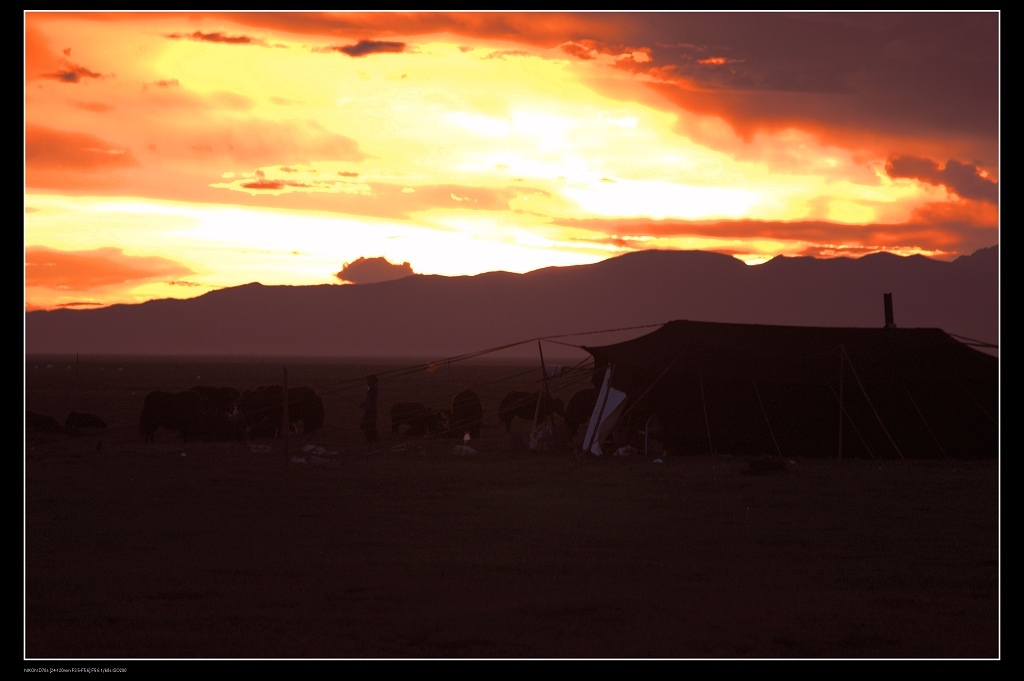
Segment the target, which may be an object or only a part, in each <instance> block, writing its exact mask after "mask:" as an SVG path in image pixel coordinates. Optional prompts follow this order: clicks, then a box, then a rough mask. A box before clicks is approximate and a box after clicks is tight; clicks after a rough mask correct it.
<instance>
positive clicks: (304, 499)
mask: <svg viewBox="0 0 1024 681" xmlns="http://www.w3.org/2000/svg"><path fill="white" fill-rule="evenodd" d="M417 364H418V363H417V362H415V361H413V360H410V362H407V363H400V362H395V363H391V364H387V363H382V362H380V361H379V360H366V361H361V360H360V361H352V360H338V361H328V360H302V359H296V360H281V359H274V360H266V361H262V360H259V359H257V360H252V361H249V360H237V359H236V360H214V359H204V358H186V359H182V358H178V359H172V358H167V359H158V358H153V359H141V358H117V357H106V358H104V357H90V358H80V359H78V360H77V361H76V358H75V357H74V356H72V357H67V356H61V357H32V356H30V357H28V358H27V359H26V363H25V408H26V409H27V410H31V411H35V412H38V413H43V414H48V415H51V416H53V417H55V418H56V419H57V420H58V421H59V422H60V423H63V421H64V418H65V417H66V416H67V414H68V412H69V411H72V410H74V411H84V412H90V413H94V414H97V415H99V416H101V417H102V418H104V419H105V420H106V421H107V424H108V427H107V428H106V429H105V430H102V431H89V432H86V431H75V432H70V431H66V432H61V433H55V434H39V433H26V436H25V450H24V463H25V480H24V487H25V490H24V491H25V500H24V502H25V517H24V527H25V538H24V539H25V543H24V568H25V582H24V585H25V588H24V597H25V598H24V614H25V618H24V655H25V659H26V660H89V659H93V660H125V661H133V660H222V659H223V660H250V659H252V660H266V659H284V660H296V659H299V660H310V659H321V660H353V659H466V658H473V659H496V658H502V659H612V658H628V659H649V658H670V659H753V658H776V659H780V658H781V659H837V658H838V659H847V658H856V659H889V658H899V659H933V658H940V659H997V658H998V657H999V656H1000V650H1001V648H1000V565H999V539H1000V495H999V462H998V461H996V460H992V461H969V460H957V459H952V460H916V461H903V460H842V461H840V460H837V459H836V458H835V456H834V455H823V456H822V457H821V458H816V459H800V460H787V462H786V466H785V470H778V471H771V472H758V471H757V470H756V468H755V467H753V466H752V465H751V464H752V462H753V460H752V459H751V458H747V457H742V456H722V455H717V456H710V455H707V454H702V455H691V456H683V455H673V454H666V455H664V456H663V460H662V461H661V462H658V463H656V462H655V461H654V459H655V457H656V456H658V454H656V453H648V454H645V453H644V452H643V451H642V448H641V451H640V453H638V454H636V455H634V456H630V457H611V456H605V457H601V458H597V457H592V456H587V457H584V456H581V455H578V454H575V453H574V451H573V448H572V446H571V444H564V445H562V446H560V447H556V448H553V449H551V450H549V451H533V450H531V449H529V448H528V447H526V446H525V444H524V443H525V442H526V441H527V440H528V435H529V428H530V424H529V423H527V422H525V421H522V420H517V421H515V422H514V426H513V433H512V434H511V435H509V434H506V433H505V432H504V427H503V426H500V425H499V422H498V420H497V413H496V411H497V405H498V403H499V401H500V399H501V396H502V395H503V394H504V393H505V392H506V391H508V390H512V389H536V386H537V385H538V383H537V382H538V379H539V378H540V371H539V369H538V368H537V366H536V365H535V364H532V365H531V364H527V363H515V364H513V363H501V364H498V363H483V362H475V363H474V362H462V363H455V364H450V365H448V366H443V367H440V368H437V369H436V370H433V371H429V372H428V371H426V370H425V368H424V367H417V366H416V365H417ZM285 367H287V381H288V383H289V385H307V386H310V387H313V388H314V389H315V390H317V392H318V393H320V394H321V396H322V397H323V398H324V402H325V407H326V412H327V416H326V422H325V424H324V426H323V428H321V429H320V430H318V431H316V432H315V433H304V434H299V435H293V436H291V437H289V438H288V439H287V441H285V440H282V439H270V438H267V439H261V440H258V441H252V442H248V443H244V442H235V443H215V442H210V443H182V442H181V441H180V440H179V439H178V438H177V437H176V436H175V434H174V433H172V432H169V431H164V430H160V431H158V432H157V438H156V442H155V443H143V442H142V441H141V439H140V437H139V434H138V416H139V413H140V411H141V407H142V400H143V398H144V397H145V395H146V394H147V393H148V392H150V391H152V390H156V389H161V390H184V389H187V388H189V387H191V386H193V385H197V384H207V385H234V386H236V387H240V388H249V387H256V386H258V385H262V384H268V383H281V382H282V380H283V378H284V368H285ZM370 372H374V373H377V374H378V375H380V376H381V399H380V405H381V410H380V411H381V414H380V419H379V425H380V430H381V435H382V442H381V443H380V444H379V446H378V449H377V451H375V452H373V453H369V452H368V448H367V446H366V444H365V442H364V441H363V439H362V435H361V434H360V433H359V430H358V420H359V410H358V409H357V407H356V406H355V403H357V402H358V401H359V400H360V399H362V395H363V391H364V389H365V383H364V382H363V376H365V374H367V373H370ZM588 380H589V375H587V372H586V371H585V367H584V370H583V371H577V372H570V374H567V377H563V378H562V379H559V380H558V381H555V382H553V385H552V389H553V390H554V391H555V392H556V394H557V395H560V396H563V397H564V398H568V396H569V395H571V394H572V392H573V391H574V390H575V389H578V388H580V387H584V385H586V383H587V382H588ZM467 386H469V387H473V388H474V389H475V390H476V391H477V392H478V393H479V394H480V396H481V398H482V401H483V403H484V407H485V428H484V430H483V432H482V435H481V437H480V438H479V439H478V440H475V441H473V442H471V443H469V444H470V446H471V447H473V449H474V450H475V452H476V453H475V454H458V453H456V446H457V445H460V444H462V442H461V440H457V439H410V438H408V437H405V436H402V435H392V434H391V432H390V426H389V421H388V417H387V406H388V405H389V404H390V403H391V402H393V401H397V400H418V401H423V402H424V403H426V404H428V406H433V407H436V408H442V407H445V406H447V404H448V402H449V401H450V398H451V395H453V394H454V393H455V392H457V391H458V390H460V389H462V388H464V387H467ZM293 457H295V458H294V459H293Z"/></svg>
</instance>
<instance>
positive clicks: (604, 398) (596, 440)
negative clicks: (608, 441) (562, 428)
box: [583, 366, 626, 456]
mask: <svg viewBox="0 0 1024 681" xmlns="http://www.w3.org/2000/svg"><path fill="white" fill-rule="evenodd" d="M611 378H612V367H611V366H609V367H608V370H607V371H606V372H605V374H604V382H603V383H602V384H601V390H600V392H598V394H597V402H595V404H594V412H593V414H591V415H590V425H588V426H587V436H586V437H585V438H584V439H583V451H586V452H591V453H592V454H595V455H597V456H601V454H602V451H601V443H602V442H604V440H605V438H606V437H608V434H609V433H610V432H611V431H612V428H614V427H615V424H616V423H617V422H618V420H619V416H620V415H621V414H622V410H623V408H624V407H625V403H626V393H624V392H622V391H621V390H616V389H615V388H613V387H611V385H609V383H610V381H611Z"/></svg>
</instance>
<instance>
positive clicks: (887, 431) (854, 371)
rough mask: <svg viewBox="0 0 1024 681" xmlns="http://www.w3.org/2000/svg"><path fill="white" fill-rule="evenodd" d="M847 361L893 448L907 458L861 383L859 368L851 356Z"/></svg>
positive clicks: (901, 456)
mask: <svg viewBox="0 0 1024 681" xmlns="http://www.w3.org/2000/svg"><path fill="white" fill-rule="evenodd" d="M844 353H845V351H844ZM846 361H847V362H848V363H849V365H850V373H851V374H853V378H854V380H856V381H857V385H859V386H860V391H861V393H863V394H864V399H865V400H867V402H868V406H869V407H871V411H873V412H874V414H875V419H876V420H877V421H878V425H880V426H881V427H882V430H883V431H884V432H885V436H886V437H887V438H889V444H891V445H892V448H893V449H895V450H896V453H897V454H899V455H900V458H901V459H904V458H906V457H904V456H903V452H901V451H900V448H899V446H897V444H896V441H895V440H893V439H892V435H891V434H890V433H889V429H888V428H886V427H885V423H884V422H883V421H882V417H881V416H879V414H878V410H877V409H875V405H874V404H873V403H872V402H871V398H870V397H868V391H867V389H866V388H865V387H864V384H863V383H861V380H860V376H858V375H857V370H856V369H854V368H853V362H850V358H849V357H847V358H846Z"/></svg>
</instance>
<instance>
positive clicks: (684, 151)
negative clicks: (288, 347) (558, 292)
mask: <svg viewBox="0 0 1024 681" xmlns="http://www.w3.org/2000/svg"><path fill="white" fill-rule="evenodd" d="M26 24H27V26H28V27H29V28H30V29H31V31H32V33H31V35H32V36H34V37H35V38H34V39H35V41H36V42H35V43H34V44H33V45H32V46H31V47H32V50H27V54H31V55H33V59H32V60H29V59H28V58H27V59H26V61H27V65H26V79H27V80H26V105H25V110H26V123H27V124H28V125H29V126H34V127H35V128H38V129H40V130H42V131H44V132H45V133H46V135H52V136H54V141H53V142H52V143H51V146H47V147H46V148H45V150H46V152H47V154H49V156H47V157H46V158H47V159H48V160H47V163H46V164H43V163H40V164H39V165H38V167H33V166H29V167H30V169H31V170H32V171H33V172H31V173H27V177H28V178H29V179H28V180H27V182H26V191H25V205H26V207H27V208H28V209H29V210H28V211H27V212H26V214H25V228H24V233H25V245H26V247H45V248H47V249H51V250H57V251H67V252H77V251H83V252H84V251H92V250H95V249H103V248H115V249H120V251H121V253H122V256H121V257H122V259H123V261H124V262H125V264H126V271H129V272H131V273H133V274H132V275H131V276H133V277H135V278H132V279H126V280H125V281H124V282H122V283H121V284H120V285H116V286H115V285H105V287H104V288H102V289H97V290H95V291H88V292H87V291H77V292H72V291H69V290H66V289H48V288H46V287H45V286H32V287H27V288H26V302H27V303H28V304H30V305H32V306H39V307H50V306H54V305H61V304H68V303H80V302H83V301H86V302H91V303H97V304H108V303H112V302H118V301H126V300H130V301H138V300H144V299H147V298H149V297H154V296H156V297H186V296H192V295H196V294H199V293H203V292H205V291H207V290H210V289H212V288H219V287H224V286H233V285H239V284H243V283H248V282H250V281H261V282H262V283H264V284H297V285H298V284H320V283H335V282H336V281H337V280H336V279H335V277H334V273H335V272H337V271H338V270H339V269H340V268H341V266H342V264H343V263H345V262H351V261H354V260H356V259H357V258H359V257H378V256H383V257H386V258H387V259H388V260H389V261H391V262H393V263H396V264H398V263H403V262H409V263H410V265H411V266H412V268H413V269H414V271H415V272H417V273H428V274H445V275H458V274H476V273H480V272H485V271H489V270H507V271H515V272H526V271H530V270H533V269H538V268H540V267H547V266H552V265H572V264H584V263H590V262H595V261H597V260H600V259H603V258H606V257H608V256H611V255H615V254H618V253H622V252H625V251H628V250H631V249H633V248H686V249H711V250H722V251H725V252H730V253H737V254H738V255H737V256H736V257H738V258H740V259H741V260H743V261H744V262H746V263H747V264H756V263H759V262H763V261H765V260H767V259H770V258H771V257H773V256H774V255H778V254H789V255H796V254H801V253H804V252H807V251H813V250H814V249H816V248H818V249H825V248H837V249H842V248H843V247H850V248H854V247H855V248H863V247H864V246H863V244H861V243H860V241H859V240H860V239H862V238H868V237H866V236H865V231H863V230H850V232H849V237H847V236H845V233H842V232H841V233H834V234H830V235H829V238H830V241H835V240H839V239H845V238H849V239H850V241H849V243H842V242H840V243H835V244H833V243H828V244H816V243H814V242H811V241H808V239H807V238H806V235H805V234H803V233H802V232H800V231H799V229H798V228H797V227H794V228H793V230H792V233H791V234H787V224H788V223H793V222H794V221H799V220H816V221H829V222H834V223H838V224H840V225H843V226H854V227H856V226H859V225H865V224H869V223H876V222H877V223H885V224H900V223H904V222H908V221H911V220H913V219H916V218H917V217H918V216H919V215H920V214H921V209H922V207H923V206H925V205H927V204H938V205H942V204H946V203H952V202H954V201H955V200H956V198H955V197H951V196H950V194H949V192H948V191H946V190H945V188H943V187H942V186H937V185H935V184H929V183H928V182H923V181H920V180H916V179H910V178H899V179H894V178H891V177H889V176H888V175H887V174H886V172H885V163H886V159H885V158H882V157H870V158H866V157H865V156H864V151H863V150H861V149H854V148H851V149H842V148H838V147H835V146H826V145H824V144H822V143H821V142H819V141H817V138H816V137H814V136H813V135H812V134H811V133H809V132H805V131H801V130H798V129H795V128H787V129H783V130H778V131H774V132H771V131H767V130H762V131H759V132H757V133H756V134H755V135H753V136H752V137H750V138H749V139H746V140H744V139H742V138H741V137H740V136H738V135H737V134H736V133H735V132H733V131H731V129H729V128H728V126H727V125H724V124H723V123H722V122H721V121H720V120H718V119H714V120H711V119H708V120H706V121H702V120H701V117H700V116H697V115H692V114H688V113H686V112H685V111H684V110H683V109H680V108H678V107H674V106H669V105H667V104H665V103H658V102H657V100H656V99H655V98H653V97H652V96H651V94H650V90H648V89H647V83H650V82H652V76H651V75H650V73H648V72H645V71H642V70H638V71H636V72H634V71H633V70H630V69H628V68H620V66H622V65H623V64H632V65H633V66H637V65H642V64H647V63H648V62H650V61H651V55H650V53H649V48H648V47H639V46H635V45H634V46H631V47H629V48H622V49H625V50H626V51H625V52H623V53H622V54H609V53H606V52H605V51H601V50H599V49H597V48H595V49H594V50H592V52H591V54H590V56H592V57H593V58H591V59H579V58H577V57H573V56H570V55H569V54H567V53H566V52H565V51H563V50H562V49H561V48H560V47H558V48H550V49H542V48H538V47H535V46H531V45H525V44H519V43H515V42H503V41H498V40H494V39H488V38H471V37H468V36H459V37H454V36H445V35H443V34H437V35H433V36H415V35H411V36H394V35H391V36H390V37H388V38H387V40H389V41H394V42H400V43H405V45H406V49H405V51H403V52H380V53H375V54H368V55H366V56H362V57H351V56H349V55H347V54H344V53H341V52H339V50H338V49H337V48H338V46H346V45H348V46H351V45H353V44H355V43H356V42H358V39H357V37H355V36H341V35H338V34H333V35H332V34H327V33H325V34H324V35H319V36H317V35H313V34H309V35H298V34H290V33H287V32H284V31H280V32H276V31H274V30H273V29H271V28H259V29H256V28H252V27H251V26H246V25H244V24H242V23H238V24H235V23H232V22H231V20H230V18H224V17H211V16H201V15H194V16H193V15H190V14H184V13H183V14H181V15H179V16H177V17H175V16H169V17H160V18H157V17H154V18H142V17H135V18H131V17H127V18H112V19H111V20H109V21H80V20H77V19H76V18H75V17H74V16H67V15H64V16H52V17H50V16H46V15H45V13H29V14H28V15H27V18H26ZM196 31H199V32H201V33H205V34H207V35H210V34H213V33H220V34H222V35H223V36H231V37H235V38H238V39H242V38H243V37H244V38H248V39H250V42H249V43H248V44H241V43H236V44H232V43H225V42H216V41H213V40H195V39H189V38H187V37H186V36H192V34H193V33H194V32H196ZM41 38H42V39H45V41H43V42H40V40H41ZM552 44H553V43H552ZM587 44H588V45H589V43H587ZM577 47H579V48H580V49H583V47H581V46H580V45H577ZM40 53H45V54H46V56H47V59H48V60H49V61H46V62H39V65H38V66H37V61H36V60H37V59H40V58H41V57H37V56H36V55H38V54H40ZM702 63H705V64H708V65H712V66H713V67H715V68H717V67H719V66H720V67H722V68H727V64H728V60H726V59H724V58H721V57H711V58H708V59H706V60H704V62H702ZM72 65H79V66H80V67H82V68H84V69H86V70H87V72H88V74H87V75H84V76H80V78H81V80H79V81H77V82H72V81H71V80H70V76H69V77H68V78H69V79H66V80H62V79H60V78H56V77H46V76H45V74H50V75H51V76H52V74H54V73H56V72H59V71H61V70H62V69H69V68H71V66H72ZM40 74H44V75H43V76H40ZM89 74H91V75H89ZM595 84H601V86H600V87H598V86H597V85H595ZM697 128H702V129H704V130H705V131H707V130H711V129H712V128H713V129H714V135H712V136H709V137H708V138H710V137H714V138H715V139H716V140H717V141H718V142H719V144H717V145H716V146H715V147H714V148H712V147H711V146H708V144H707V142H698V141H697V138H698V137H700V136H693V137H691V136H687V135H685V134H682V131H684V130H687V129H697ZM31 132H33V133H34V132H35V130H33V131H31ZM74 134H78V135H83V136H84V137H81V138H75V137H61V135H65V136H67V135H74ZM80 139H81V140H84V141H79V140H80ZM75 145H78V147H76V146H75ZM83 145H84V146H83ZM99 145H104V146H99ZM65 156H66V160H65ZM112 192H114V193H112ZM623 220H630V221H634V222H635V223H636V226H635V228H634V229H632V230H624V229H621V228H619V227H618V223H619V222H621V221H623ZM687 221H694V224H693V225H692V226H686V225H684V224H678V225H676V226H674V227H672V229H671V230H661V224H662V222H672V223H685V222H687ZM715 221H740V222H742V221H749V222H754V221H759V222H765V221H774V222H777V223H778V225H776V226H775V227H774V229H776V230H777V231H778V234H777V236H773V237H771V238H765V237H764V235H763V234H762V233H760V231H759V230H758V229H757V228H756V227H747V226H743V225H740V226H738V227H737V228H736V229H735V230H732V231H729V230H725V231H724V232H722V233H721V234H719V233H717V232H714V231H702V230H708V228H706V227H704V225H705V224H708V223H713V222H715ZM743 224H744V225H745V223H743ZM645 229H646V230H647V233H641V232H643V231H644V230H645ZM717 229H721V228H717ZM627 231H628V233H626V234H624V235H620V234H618V232H627ZM745 233H746V234H747V235H746V236H744V234H745ZM886 249H887V250H891V251H893V252H901V251H902V252H906V251H908V250H914V249H921V252H923V251H926V250H927V251H928V252H932V253H940V252H942V251H941V249H939V248H932V249H929V244H914V245H912V246H901V245H898V244H897V245H892V246H886ZM915 252H917V251H915ZM147 257H159V258H161V259H164V260H166V261H169V262H170V263H172V264H173V266H174V267H177V268H179V269H178V270H174V271H179V270H180V271H190V272H191V274H183V275H182V276H180V277H176V278H175V279H174V280H168V278H167V274H166V272H168V271H171V270H172V269H174V268H173V267H172V265H167V266H166V267H164V265H163V264H161V266H160V267H156V268H154V269H153V270H152V273H151V274H150V273H149V270H147V269H146V268H147V267H149V266H150V265H149V263H150V261H143V260H141V259H144V258H147ZM128 265H132V267H127V266H128Z"/></svg>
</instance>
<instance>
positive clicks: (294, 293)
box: [25, 246, 1000, 358]
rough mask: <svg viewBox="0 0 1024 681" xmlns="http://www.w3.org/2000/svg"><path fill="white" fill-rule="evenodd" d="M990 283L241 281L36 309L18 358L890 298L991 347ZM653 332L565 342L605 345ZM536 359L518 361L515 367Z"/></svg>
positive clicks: (507, 332) (541, 273)
mask: <svg viewBox="0 0 1024 681" xmlns="http://www.w3.org/2000/svg"><path fill="white" fill-rule="evenodd" d="M999 279H1000V277H999V247H998V246H991V247H989V248H984V249H981V250H978V251H976V252H975V253H973V254H971V255H967V256H961V257H959V258H957V259H956V260H953V261H949V262H946V261H939V260H933V259H930V258H926V257H924V256H916V255H915V256H909V257H900V256H896V255H892V254H887V253H879V254H873V255H867V256H864V257H861V258H857V259H853V258H833V259H818V258H811V257H782V256H779V257H776V258H773V259H772V260H770V261H768V262H765V263H763V264H760V265H753V266H748V265H746V264H744V263H743V262H742V261H740V260H738V259H737V258H734V257H732V256H729V255H723V254H718V253H711V252H704V251H638V252H633V253H628V254H625V255H621V256H618V257H614V258H610V259H608V260H604V261H601V262H598V263H595V264H591V265H578V266H571V267H548V268H544V269H539V270H535V271H532V272H528V273H525V274H515V273H509V272H488V273H484V274H479V275H474V276H457V277H446V276H439V275H420V274H414V275H411V276H407V277H404V278H402V279H396V280H392V281H385V282H378V283H372V284H354V285H340V284H338V285H334V284H324V285H314V286H264V285H262V284H259V283H252V284H245V285H242V286H235V287H230V288H225V289H220V290H216V291H212V292H209V293H206V294H204V295H202V296H199V297H196V298H191V299H186V300H177V299H163V300H151V301H148V302H144V303H139V304H122V305H113V306H110V307H105V308H99V309H91V310H71V309H62V310H50V311H32V312H26V313H25V353H26V354H64V353H83V354H94V355H196V356H200V355H203V356H205V355H209V356H250V357H251V356H280V357H380V358H389V357H393V358H398V357H403V358H410V357H417V358H421V357H422V358H446V357H455V356H458V355H462V354H466V353H473V352H477V351H481V350H485V349H487V348H497V347H501V346H505V345H508V344H512V343H516V342H518V341H525V340H528V339H534V338H539V337H550V336H565V335H567V334H584V333H586V332H592V331H601V330H606V329H619V328H630V327H636V326H641V325H655V324H661V323H664V322H667V321H670V320H673V319H689V320H694V321H713V322H733V323H746V324H776V325H793V326H837V327H880V326H884V322H885V319H884V308H883V300H884V295H885V294H887V293H888V294H891V295H892V301H893V312H894V315H893V318H894V321H895V323H896V325H897V326H898V327H928V328H940V329H942V330H944V331H946V332H947V333H949V334H951V335H954V336H958V337H960V338H961V339H968V340H972V341H981V342H983V343H988V344H992V345H997V344H998V340H999V295H1000V286H999ZM649 330H650V329H647V330H637V331H633V332H632V333H631V334H630V333H629V332H623V333H625V334H626V335H625V336H623V335H622V334H620V335H619V337H617V338H604V337H600V338H597V339H595V338H593V337H586V338H585V337H583V336H582V335H581V336H580V337H579V338H578V339H577V338H574V337H565V338H563V340H564V341H565V342H567V343H569V344H570V345H571V344H573V343H577V344H578V345H582V344H601V343H604V342H615V341H617V340H619V339H621V338H625V337H632V336H636V335H639V334H641V333H646V332H647V331H649ZM536 350H537V348H536V345H535V344H534V345H530V344H525V345H523V346H521V348H520V351H521V354H522V355H524V356H526V355H529V356H535V355H536ZM509 352H511V353H513V354H515V352H517V351H516V350H515V349H512V350H510V351H509ZM551 352H552V354H553V355H554V354H557V352H556V350H552V351H551ZM996 352H997V351H996Z"/></svg>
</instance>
